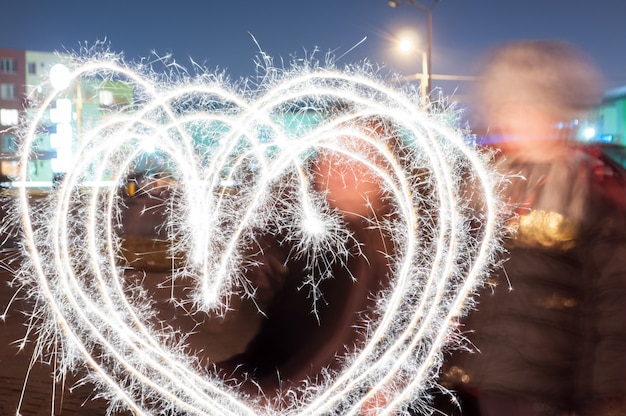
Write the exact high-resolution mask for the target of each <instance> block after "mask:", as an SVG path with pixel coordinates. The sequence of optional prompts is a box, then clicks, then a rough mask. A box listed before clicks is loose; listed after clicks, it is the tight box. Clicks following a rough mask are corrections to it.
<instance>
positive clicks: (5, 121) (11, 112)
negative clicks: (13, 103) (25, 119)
mask: <svg viewBox="0 0 626 416" xmlns="http://www.w3.org/2000/svg"><path fill="white" fill-rule="evenodd" d="M17 120H18V111H17V110H16V109H14V108H0V125H2V126H15V125H17Z"/></svg>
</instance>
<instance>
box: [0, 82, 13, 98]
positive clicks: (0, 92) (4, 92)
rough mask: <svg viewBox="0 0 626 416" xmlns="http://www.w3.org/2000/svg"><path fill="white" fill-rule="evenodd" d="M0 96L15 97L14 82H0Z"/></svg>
mask: <svg viewBox="0 0 626 416" xmlns="http://www.w3.org/2000/svg"><path fill="white" fill-rule="evenodd" d="M0 98H1V99H3V100H14V99H15V85H14V84H0Z"/></svg>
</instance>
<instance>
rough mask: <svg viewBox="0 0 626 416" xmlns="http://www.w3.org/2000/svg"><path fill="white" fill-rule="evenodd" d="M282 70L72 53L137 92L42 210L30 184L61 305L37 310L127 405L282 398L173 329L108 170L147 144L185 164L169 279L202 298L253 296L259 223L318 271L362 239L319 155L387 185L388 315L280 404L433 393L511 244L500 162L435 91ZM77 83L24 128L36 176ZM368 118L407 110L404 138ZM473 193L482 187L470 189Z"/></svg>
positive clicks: (35, 224) (37, 266)
mask: <svg viewBox="0 0 626 416" xmlns="http://www.w3.org/2000/svg"><path fill="white" fill-rule="evenodd" d="M267 73H268V76H267V77H266V79H264V80H263V82H262V83H261V84H260V85H259V86H258V88H257V89H256V90H254V91H252V90H249V89H247V88H246V87H245V86H244V87H233V86H229V85H228V84H227V82H226V81H224V80H223V79H222V78H220V77H219V76H210V75H207V74H204V75H201V76H199V77H197V79H191V80H190V79H184V80H183V81H176V82H172V81H163V80H159V79H158V77H157V76H155V75H154V74H150V73H148V71H147V70H146V69H145V68H137V69H133V68H131V67H130V66H128V65H125V64H124V63H123V62H122V61H121V60H119V59H118V58H116V57H114V56H107V55H105V56H103V57H101V58H91V59H87V60H85V61H82V62H79V61H77V62H76V63H75V65H74V66H73V67H72V68H71V73H70V75H71V80H70V84H69V85H75V84H76V83H79V82H81V81H82V80H94V79H95V80H99V81H100V82H102V83H104V82H106V81H110V80H116V81H119V82H122V83H124V84H125V85H128V86H131V87H132V90H133V91H134V103H133V106H132V108H122V109H112V110H111V111H110V112H109V113H108V114H106V116H105V117H102V119H101V120H100V121H99V122H98V123H96V124H95V125H93V126H90V127H88V128H84V129H83V131H81V132H80V136H79V137H78V146H77V149H76V152H75V155H74V159H73V160H74V162H73V167H72V168H71V169H70V170H69V171H68V172H67V173H66V174H65V176H64V179H63V181H62V182H61V183H60V184H59V186H58V188H57V189H56V190H55V191H54V192H53V193H52V195H51V196H50V198H49V199H48V200H46V201H45V202H44V203H43V206H36V207H35V206H33V204H32V202H30V201H29V197H28V194H27V190H26V188H25V187H22V188H20V198H19V213H20V215H21V223H22V232H23V242H24V247H25V250H26V251H27V256H25V257H26V258H27V259H28V261H27V262H25V263H24V264H23V266H22V268H21V272H20V273H19V276H20V277H21V279H22V280H23V284H24V285H25V286H26V287H28V288H29V290H30V296H32V297H33V298H36V299H37V300H38V304H40V305H42V306H41V307H40V309H38V310H37V311H36V312H35V313H36V314H37V317H38V318H39V321H38V323H37V325H38V326H39V328H38V336H39V337H40V339H39V345H40V347H39V348H38V351H39V352H40V353H42V354H43V352H44V350H45V349H46V347H49V346H50V344H52V343H54V342H57V341H56V340H59V341H58V342H60V345H58V346H56V350H57V351H58V352H57V354H58V357H57V359H58V360H59V362H60V364H61V366H60V370H59V371H60V372H65V371H70V370H71V369H73V368H76V367H80V368H82V367H88V368H89V369H90V372H91V373H90V374H91V375H90V377H91V378H90V379H91V381H94V382H95V384H96V386H97V388H98V389H101V390H102V391H103V392H104V393H103V394H105V395H106V397H107V398H109V399H110V401H111V407H112V408H115V406H122V407H127V408H129V409H131V410H132V411H133V412H134V413H136V414H138V415H147V414H153V413H159V414H161V413H162V414H170V413H168V412H172V413H173V414H180V413H184V414H190V415H211V414H219V415H226V414H237V415H245V414H249V415H252V414H272V413H274V412H277V411H275V410H272V408H271V407H269V406H268V405H265V404H263V402H262V401H261V400H259V399H258V398H255V397H248V396H246V395H244V394H243V393H242V392H240V391H238V390H237V388H236V387H232V386H230V385H228V383H226V382H225V380H224V379H222V378H220V377H219V376H216V375H212V373H211V372H207V371H206V370H205V369H203V368H202V366H201V365H200V364H199V362H198V360H197V358H196V357H194V356H193V354H191V353H190V351H189V349H188V348H187V346H186V344H185V337H184V334H177V333H176V330H173V329H172V328H171V327H168V326H167V324H163V323H162V324H161V325H156V324H155V323H154V319H153V316H154V310H153V300H152V299H150V296H149V294H148V292H147V291H145V290H143V289H142V288H141V287H140V286H135V285H133V284H132V283H131V282H130V281H129V279H128V275H127V269H128V265H127V264H126V262H125V259H124V257H123V256H122V255H121V248H120V246H121V238H122V237H121V234H120V232H119V228H120V220H119V217H120V215H121V212H122V210H123V204H124V200H123V198H122V197H121V196H120V192H119V189H118V188H117V187H115V186H114V187H107V186H105V185H104V184H105V183H107V182H108V183H114V184H119V183H122V182H123V181H124V179H125V177H126V176H127V175H128V174H129V172H130V171H131V169H132V165H133V164H134V163H136V161H137V160H138V159H139V158H141V157H142V155H143V152H144V149H155V152H157V153H158V154H159V155H160V157H162V158H163V159H164V160H166V161H167V164H168V167H169V169H170V174H171V175H172V179H174V180H175V183H176V186H175V190H174V192H173V195H174V196H172V197H171V198H170V199H169V200H167V201H166V202H164V204H167V205H168V206H169V207H170V208H169V212H168V216H167V220H166V223H165V224H164V225H163V229H166V230H167V231H168V241H169V243H170V244H171V247H170V250H171V255H172V256H173V257H178V258H179V261H177V264H176V266H175V267H173V268H172V270H171V277H170V279H171V282H185V284H186V285H190V286H193V290H192V292H191V294H190V295H189V298H188V299H177V301H178V302H180V304H181V305H185V308H186V310H193V311H195V312H196V313H197V312H204V313H215V312H216V311H217V312H218V313H227V310H228V304H229V298H230V297H231V296H235V293H237V292H235V291H234V289H233V288H235V287H237V288H244V289H243V290H245V291H247V293H244V294H245V295H247V296H250V297H254V295H255V294H254V288H252V287H250V284H249V283H250V282H247V281H246V277H245V273H244V269H245V267H244V266H243V265H244V264H245V263H246V261H247V260H249V259H247V257H246V256H247V254H246V248H247V247H248V246H249V243H250V241H254V240H255V238H256V236H257V235H258V234H259V233H260V232H263V233H267V234H275V233H280V234H281V235H286V236H288V237H287V238H288V239H289V240H291V241H293V242H294V244H295V246H296V247H298V253H294V254H293V255H294V256H296V255H297V256H301V257H305V258H306V259H307V262H308V263H309V264H310V265H311V270H315V274H314V275H313V276H312V281H311V282H310V283H311V284H312V285H315V284H316V282H319V281H320V280H321V279H324V278H329V277H331V276H329V273H331V272H330V269H329V267H328V264H327V262H326V260H327V259H326V258H325V257H324V256H325V255H324V254H322V253H336V254H335V255H336V256H337V258H338V259H341V258H342V257H346V256H348V255H349V254H348V251H347V248H346V245H347V243H348V242H349V241H351V239H352V238H353V237H352V236H351V233H350V232H349V231H348V230H347V229H346V228H345V223H344V220H343V217H342V216H341V214H340V213H339V212H338V211H337V210H333V209H331V208H330V207H329V206H328V204H327V203H326V200H325V198H324V195H320V193H319V192H317V191H316V190H315V189H314V188H313V186H312V179H311V173H310V167H311V163H314V162H312V160H315V157H316V155H318V154H321V153H331V154H335V155H339V156H341V157H343V158H347V159H351V160H355V161H358V162H359V163H362V164H364V165H365V166H367V168H368V169H369V170H370V171H371V172H373V173H375V175H376V176H377V178H378V180H379V181H380V183H382V184H383V190H384V194H385V200H386V202H387V203H388V204H389V205H390V206H391V209H392V215H390V216H389V218H388V219H386V220H381V221H377V222H376V223H375V224H373V226H375V227H379V228H380V230H381V233H385V234H388V235H389V236H390V237H391V238H392V239H393V244H394V246H395V247H398V250H397V251H398V252H397V254H394V255H393V256H392V258H391V262H392V264H391V267H390V268H391V270H392V272H393V280H392V282H393V283H392V287H390V288H389V290H388V291H386V292H384V296H383V297H382V298H381V299H379V305H380V314H379V315H377V316H380V317H379V318H377V319H374V320H372V322H370V323H369V325H368V327H367V328H365V329H364V332H365V333H367V340H366V344H365V345H364V346H363V347H362V348H361V349H360V350H359V351H357V352H355V354H354V355H352V356H350V357H347V358H346V362H345V365H344V367H343V368H342V369H341V371H339V372H337V373H332V374H330V376H329V377H328V378H327V379H325V380H324V381H322V382H319V383H318V384H315V383H310V384H309V385H308V386H307V387H306V389H305V391H303V392H301V393H302V399H301V400H300V401H298V402H295V403H294V404H293V405H292V406H291V407H290V408H288V409H282V410H281V414H307V415H315V414H320V415H321V414H329V413H339V412H341V413H342V414H358V413H359V411H360V409H361V408H362V407H363V406H364V405H365V404H366V403H367V402H368V399H369V398H370V397H372V395H375V394H376V392H382V391H385V392H386V395H387V400H386V401H385V404H384V408H383V409H379V410H380V411H381V412H385V411H386V412H388V413H390V412H392V411H397V410H401V409H404V408H406V405H407V403H411V402H414V401H416V400H418V399H419V398H420V397H421V395H423V393H424V392H425V391H426V390H427V389H428V388H430V387H432V386H433V385H435V383H436V379H435V374H436V371H437V369H438V366H439V361H440V354H441V350H442V348H443V347H444V345H445V344H446V342H449V341H448V340H449V337H450V331H451V329H450V327H451V325H452V324H453V322H454V321H455V319H456V318H457V317H458V316H459V314H460V313H461V312H462V310H463V308H464V307H465V305H466V301H467V297H468V295H469V294H470V293H471V292H472V290H473V289H474V288H475V287H476V285H477V284H478V283H479V282H480V280H481V277H482V276H483V275H484V273H485V272H486V271H487V270H488V269H489V267H490V261H491V260H492V259H493V256H494V253H495V252H496V251H497V250H498V248H499V245H498V237H499V224H498V220H497V213H498V211H499V203H498V200H497V198H496V197H495V194H494V189H495V188H496V185H497V184H496V183H495V181H496V179H494V178H496V176H494V175H493V174H492V171H491V170H490V168H489V166H488V165H487V164H486V163H485V162H484V160H483V158H481V156H480V155H479V154H478V153H476V152H475V151H474V150H472V149H471V148H470V147H468V146H467V145H466V144H465V143H464V142H463V137H462V135H461V134H460V133H459V132H458V131H456V130H454V129H452V128H450V127H447V126H445V125H444V124H443V123H442V122H441V121H440V119H441V117H436V116H435V115H433V114H429V113H427V112H424V111H423V110H422V109H420V99H419V97H417V96H415V94H413V93H412V92H410V91H398V90H395V89H392V88H390V87H388V86H387V85H386V84H384V83H383V82H380V81H379V80H377V79H376V77H375V76H373V75H370V74H368V73H367V71H366V70H363V71H357V70H354V69H353V68H352V69H346V70H337V69H335V68H332V67H331V68H323V69H319V68H315V67H314V66H311V67H309V66H304V67H301V68H297V69H292V70H290V71H285V72H279V71H267ZM64 94H65V91H62V90H54V91H53V92H52V93H51V95H50V96H48V97H47V98H46V99H45V100H43V101H42V102H41V103H39V104H38V105H37V106H35V110H36V112H35V113H34V115H33V117H32V118H31V120H29V122H28V124H27V125H26V126H24V128H23V129H22V139H23V152H22V160H21V162H22V163H21V166H22V167H23V168H22V170H21V177H20V180H21V181H26V180H27V176H28V172H27V169H26V166H27V165H28V163H27V162H28V157H29V154H30V153H31V152H32V151H33V148H34V145H35V142H36V138H37V135H38V134H39V130H40V129H41V127H42V125H44V122H45V119H46V116H47V113H48V111H49V109H50V108H51V107H52V106H54V104H55V100H56V99H57V98H60V97H63V96H64ZM329 108H331V110H329ZM332 108H349V110H346V111H341V110H336V111H335V110H332ZM363 120H384V122H385V123H386V124H387V125H389V126H392V127H391V128H392V129H393V131H394V132H396V134H397V135H398V136H399V137H401V142H402V149H401V151H399V150H398V149H397V148H394V146H390V144H389V142H390V141H389V138H381V137H377V135H376V134H374V132H373V131H372V130H371V129H370V130H368V129H367V128H365V127H364V126H363V124H362V121H363ZM345 137H350V138H351V140H350V141H349V143H348V142H347V141H346V140H343V139H342V138H345ZM381 161H382V162H381ZM87 182H88V183H90V184H91V186H89V187H87V186H85V184H86V183H87ZM468 183H471V184H472V188H471V192H470V191H469V186H468ZM233 184H234V186H232V187H231V185H233ZM225 189H226V190H228V189H235V190H236V192H235V193H234V195H229V193H228V192H226V191H225ZM470 193H472V196H473V200H472V201H470V200H468V198H465V197H464V195H468V194H470ZM477 201H478V202H477ZM477 223H479V224H480V225H476V224H477ZM470 229H472V232H470ZM122 233H123V232H122ZM313 304H315V302H313ZM177 310H179V311H180V310H182V309H177ZM50 348H51V347H50ZM51 349H52V348H51ZM390 386H393V387H392V388H390ZM284 394H285V395H288V394H290V393H289V392H286V393H284Z"/></svg>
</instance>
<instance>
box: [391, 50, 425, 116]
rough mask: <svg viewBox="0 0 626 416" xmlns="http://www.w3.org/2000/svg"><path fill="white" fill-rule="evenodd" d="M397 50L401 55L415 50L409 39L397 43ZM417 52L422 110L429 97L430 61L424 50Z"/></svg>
mask: <svg viewBox="0 0 626 416" xmlns="http://www.w3.org/2000/svg"><path fill="white" fill-rule="evenodd" d="M398 49H399V50H400V52H401V53H404V54H407V53H411V52H414V51H415V50H416V47H415V44H414V43H413V40H412V39H410V38H401V39H400V40H399V41H398ZM419 52H421V54H422V73H421V74H420V77H421V79H420V90H421V96H422V106H423V107H424V108H426V107H427V105H428V97H430V78H431V74H430V72H428V65H429V63H430V60H429V59H428V54H427V52H426V51H425V50H423V49H421V50H420V51H419Z"/></svg>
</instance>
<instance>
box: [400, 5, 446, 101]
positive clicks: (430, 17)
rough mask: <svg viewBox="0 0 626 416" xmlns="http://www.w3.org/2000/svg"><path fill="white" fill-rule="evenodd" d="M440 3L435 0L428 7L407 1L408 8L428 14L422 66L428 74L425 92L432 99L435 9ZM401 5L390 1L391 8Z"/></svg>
mask: <svg viewBox="0 0 626 416" xmlns="http://www.w3.org/2000/svg"><path fill="white" fill-rule="evenodd" d="M438 2H439V0H433V3H432V4H431V6H430V7H426V6H424V5H423V4H420V3H418V2H417V1H415V0H405V4H406V5H407V6H413V7H415V8H416V9H418V10H421V11H422V12H424V13H426V19H427V32H428V33H427V43H428V47H427V49H426V59H422V65H423V66H425V68H426V71H423V70H422V73H424V72H425V73H426V75H425V78H426V83H425V84H426V88H425V90H424V91H425V92H426V95H427V96H428V97H430V93H431V91H432V88H431V82H430V81H431V74H432V55H433V8H434V7H435V5H436V4H437V3H438ZM400 4H402V2H401V1H399V0H389V7H398V6H399V5H400ZM424 62H426V65H424V64H423V63H424ZM422 79H424V78H422Z"/></svg>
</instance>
